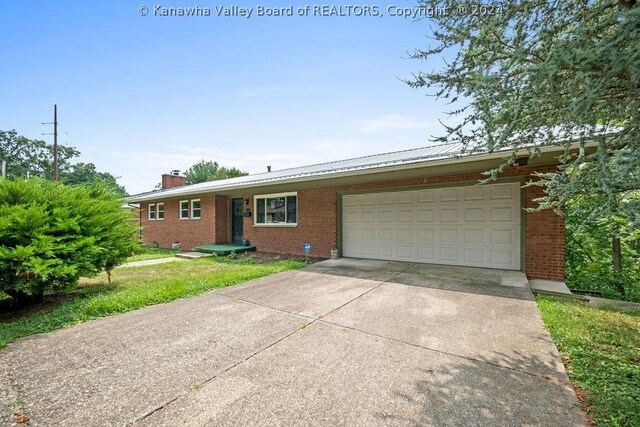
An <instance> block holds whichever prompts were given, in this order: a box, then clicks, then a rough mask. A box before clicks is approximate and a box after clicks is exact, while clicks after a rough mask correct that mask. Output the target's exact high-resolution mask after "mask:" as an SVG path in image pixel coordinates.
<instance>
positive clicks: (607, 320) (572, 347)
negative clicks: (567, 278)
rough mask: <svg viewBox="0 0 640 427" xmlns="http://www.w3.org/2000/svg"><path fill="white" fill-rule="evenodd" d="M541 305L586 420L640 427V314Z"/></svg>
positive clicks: (572, 304) (555, 301) (561, 303)
mask: <svg viewBox="0 0 640 427" xmlns="http://www.w3.org/2000/svg"><path fill="white" fill-rule="evenodd" d="M537 301H538V307H539V309H540V312H541V313H542V318H543V320H544V323H545V325H546V327H547V329H548V330H549V332H550V333H551V336H552V338H553V341H554V343H555V344H556V346H557V347H558V349H559V350H560V353H561V355H562V358H563V361H564V363H565V366H566V368H567V372H568V374H569V378H570V379H571V381H572V383H573V384H574V387H575V388H576V392H577V395H578V396H579V399H580V400H581V404H582V406H583V410H584V411H585V413H586V414H587V416H588V417H589V418H590V419H591V420H592V421H593V422H595V423H596V424H598V425H612V426H638V425H640V310H634V311H631V310H625V311H620V310H617V309H614V308H608V307H607V308H597V307H591V306H587V305H585V304H584V303H581V302H577V301H572V300H567V299H559V298H552V297H538V300H537Z"/></svg>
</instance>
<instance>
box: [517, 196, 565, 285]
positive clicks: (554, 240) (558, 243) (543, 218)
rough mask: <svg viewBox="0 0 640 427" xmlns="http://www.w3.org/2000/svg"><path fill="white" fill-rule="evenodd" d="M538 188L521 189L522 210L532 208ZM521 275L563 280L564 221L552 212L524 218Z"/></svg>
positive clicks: (528, 214)
mask: <svg viewBox="0 0 640 427" xmlns="http://www.w3.org/2000/svg"><path fill="white" fill-rule="evenodd" d="M543 194H544V191H543V190H542V188H540V187H527V188H526V189H525V207H527V208H534V207H536V206H537V204H536V203H535V202H534V201H533V199H536V198H538V197H541V196H542V195H543ZM525 217H526V222H525V224H524V227H525V243H526V245H525V259H524V265H525V273H526V274H527V276H528V277H535V278H537V279H550V280H564V268H565V265H564V262H565V260H564V236H565V231H564V217H561V216H559V215H557V214H556V213H555V212H554V211H553V210H544V211H541V212H536V213H529V212H527V213H526V214H525Z"/></svg>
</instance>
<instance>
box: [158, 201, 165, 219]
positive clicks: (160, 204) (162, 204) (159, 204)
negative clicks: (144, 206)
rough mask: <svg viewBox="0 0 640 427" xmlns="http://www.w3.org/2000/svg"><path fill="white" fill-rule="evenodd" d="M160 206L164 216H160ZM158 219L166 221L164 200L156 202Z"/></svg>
mask: <svg viewBox="0 0 640 427" xmlns="http://www.w3.org/2000/svg"><path fill="white" fill-rule="evenodd" d="M160 206H162V218H160V215H159V213H160ZM156 221H164V202H163V203H156Z"/></svg>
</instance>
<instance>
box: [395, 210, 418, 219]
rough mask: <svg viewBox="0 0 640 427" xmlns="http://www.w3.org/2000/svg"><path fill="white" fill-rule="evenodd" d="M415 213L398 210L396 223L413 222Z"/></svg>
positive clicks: (413, 211)
mask: <svg viewBox="0 0 640 427" xmlns="http://www.w3.org/2000/svg"><path fill="white" fill-rule="evenodd" d="M415 215H416V212H415V210H413V209H400V210H398V222H414V221H415Z"/></svg>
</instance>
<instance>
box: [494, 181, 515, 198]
mask: <svg viewBox="0 0 640 427" xmlns="http://www.w3.org/2000/svg"><path fill="white" fill-rule="evenodd" d="M489 191H490V195H491V199H516V198H517V199H519V198H520V197H519V194H514V193H515V192H516V191H517V192H519V191H520V187H519V186H518V187H515V186H514V185H513V184H493V185H490V186H489ZM516 196H518V197H516Z"/></svg>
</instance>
